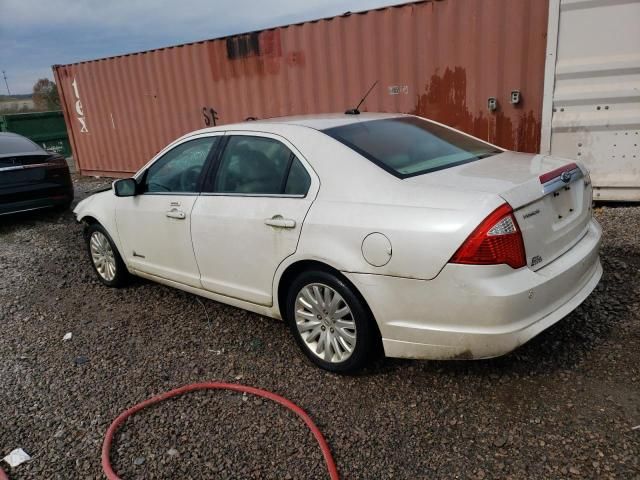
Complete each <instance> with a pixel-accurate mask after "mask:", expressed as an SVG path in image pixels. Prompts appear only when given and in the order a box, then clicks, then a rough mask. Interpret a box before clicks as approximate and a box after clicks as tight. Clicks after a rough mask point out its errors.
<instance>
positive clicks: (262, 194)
mask: <svg viewBox="0 0 640 480" xmlns="http://www.w3.org/2000/svg"><path fill="white" fill-rule="evenodd" d="M318 187H319V181H318V179H317V177H316V175H315V173H314V172H313V170H312V169H311V168H310V167H309V165H308V164H307V163H306V161H305V160H304V159H303V158H302V155H301V154H300V153H299V152H298V151H297V150H296V149H295V148H294V147H293V145H291V144H290V143H289V142H288V141H286V140H285V139H283V138H281V137H278V136H275V135H269V134H263V133H256V132H234V133H233V134H228V135H227V138H226V139H225V146H224V147H223V149H221V151H220V154H219V157H218V158H217V159H216V162H215V166H214V169H213V170H212V172H211V175H210V177H209V178H208V180H207V181H206V182H205V188H204V191H203V192H202V194H201V195H200V197H199V198H198V200H197V202H196V205H195V207H194V209H193V213H192V225H191V231H192V238H193V248H194V251H195V255H196V258H197V261H198V266H199V268H200V274H201V282H202V286H203V288H205V289H207V290H210V291H212V292H215V293H218V294H222V295H225V296H228V297H233V298H237V299H241V300H245V301H248V302H252V303H256V304H260V305H271V304H272V301H273V299H272V284H273V277H274V274H275V271H276V269H277V267H278V265H279V264H280V263H281V262H282V261H283V260H284V259H285V258H286V257H288V256H289V255H291V254H293V253H294V252H295V250H296V248H297V244H298V238H299V236H300V231H301V228H302V224H303V221H304V218H305V216H306V214H307V212H308V210H309V207H310V206H311V204H312V202H313V200H314V199H315V196H316V194H317V191H318Z"/></svg>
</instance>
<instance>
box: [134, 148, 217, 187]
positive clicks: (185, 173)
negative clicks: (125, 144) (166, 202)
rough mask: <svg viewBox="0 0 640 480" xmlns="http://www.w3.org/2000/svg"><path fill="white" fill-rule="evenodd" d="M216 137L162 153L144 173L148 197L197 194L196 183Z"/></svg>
mask: <svg viewBox="0 0 640 480" xmlns="http://www.w3.org/2000/svg"><path fill="white" fill-rule="evenodd" d="M218 138H219V137H204V138H197V139H195V140H191V141H189V142H185V143H182V144H180V145H178V146H177V147H175V148H173V149H172V150H170V151H168V152H167V153H165V154H164V155H163V156H162V157H160V158H159V159H158V160H156V161H155V162H154V163H153V165H151V166H150V167H149V169H148V170H147V174H146V175H145V179H144V187H145V188H144V191H145V192H147V193H160V192H176V193H194V192H197V191H198V179H199V178H200V174H201V173H202V169H203V167H204V164H205V161H206V160H207V156H208V155H209V152H210V151H211V149H212V148H213V147H214V146H215V144H216V143H217V142H218Z"/></svg>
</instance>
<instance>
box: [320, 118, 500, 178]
mask: <svg viewBox="0 0 640 480" xmlns="http://www.w3.org/2000/svg"><path fill="white" fill-rule="evenodd" d="M323 131H324V133H326V134H327V135H329V136H330V137H333V138H335V139H336V140H338V141H339V142H341V143H343V144H345V145H346V146H348V147H349V148H351V149H353V150H355V151H356V152H358V153H359V154H361V155H362V156H364V157H366V158H368V159H369V160H371V161H372V162H373V163H375V164H376V165H378V166H379V167H381V168H384V169H385V170H387V171H388V172H389V173H391V174H393V175H395V176H396V177H399V178H407V177H413V176H415V175H422V174H423V173H428V172H433V171H435V170H441V169H443V168H449V167H453V166H455V165H461V164H463V163H468V162H473V161H475V160H479V159H481V158H485V157H488V156H491V155H496V154H498V153H502V151H501V150H499V149H497V148H496V147H494V146H492V145H489V144H488V143H484V142H482V141H480V140H477V139H475V138H473V137H469V136H467V135H464V134H462V133H459V132H456V131H454V130H452V129H450V128H447V127H444V126H441V125H437V124H435V123H432V122H429V121H427V120H423V119H421V118H417V117H397V118H385V119H382V120H370V121H364V122H358V123H351V124H349V125H343V126H340V127H333V128H329V129H327V130H323Z"/></svg>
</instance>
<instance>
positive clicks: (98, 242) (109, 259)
mask: <svg viewBox="0 0 640 480" xmlns="http://www.w3.org/2000/svg"><path fill="white" fill-rule="evenodd" d="M89 249H90V251H91V260H92V261H93V264H94V266H95V267H96V271H97V272H98V275H100V276H101V277H102V278H103V279H104V280H106V281H107V282H111V281H112V280H113V279H114V278H115V276H116V259H115V255H114V253H113V249H112V248H111V243H109V239H108V238H107V237H106V235H105V234H104V233H102V232H99V231H95V232H93V233H92V234H91V239H90V241H89Z"/></svg>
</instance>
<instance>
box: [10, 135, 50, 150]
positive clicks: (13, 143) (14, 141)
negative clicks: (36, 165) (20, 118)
mask: <svg viewBox="0 0 640 480" xmlns="http://www.w3.org/2000/svg"><path fill="white" fill-rule="evenodd" d="M27 152H39V153H42V152H44V150H43V149H42V148H40V146H39V145H36V144H35V143H33V142H32V141H31V140H29V139H28V138H24V137H20V136H18V135H0V155H4V154H12V153H27Z"/></svg>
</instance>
